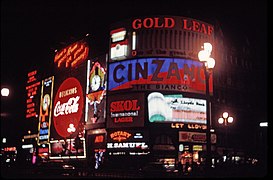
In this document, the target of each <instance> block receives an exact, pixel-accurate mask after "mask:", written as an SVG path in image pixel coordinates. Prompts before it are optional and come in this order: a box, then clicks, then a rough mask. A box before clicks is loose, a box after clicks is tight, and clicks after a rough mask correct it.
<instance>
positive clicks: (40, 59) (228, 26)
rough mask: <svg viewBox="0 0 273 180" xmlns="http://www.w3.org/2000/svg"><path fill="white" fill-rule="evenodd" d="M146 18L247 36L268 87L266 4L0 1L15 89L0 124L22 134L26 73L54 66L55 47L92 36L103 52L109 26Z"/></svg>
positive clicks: (5, 58)
mask: <svg viewBox="0 0 273 180" xmlns="http://www.w3.org/2000/svg"><path fill="white" fill-rule="evenodd" d="M148 15H177V16H185V17H190V18H196V19H198V20H203V21H205V22H206V21H208V22H209V21H216V20H217V21H218V22H219V23H220V25H221V27H222V30H223V32H224V35H225V36H226V37H227V38H229V39H230V41H232V42H234V43H240V41H241V40H242V37H247V38H248V39H249V41H250V43H251V44H252V45H253V49H255V51H256V54H259V59H257V61H258V63H257V67H258V71H259V72H258V75H259V76H261V79H263V80H262V83H264V84H262V87H265V88H266V84H265V83H266V78H267V73H266V67H267V40H266V39H267V1H266V0H145V1H144V0H143V1H142V0H140V1H137V0H115V1H109V0H1V88H2V87H3V86H7V87H10V89H11V94H10V97H8V98H5V99H3V98H1V113H3V112H4V111H5V112H7V113H10V115H9V116H8V117H5V118H2V115H1V125H2V124H3V122H4V121H5V122H4V124H8V123H12V124H13V125H15V126H16V127H15V129H14V133H15V132H17V131H20V130H21V129H22V126H23V124H24V122H25V121H26V120H25V118H24V117H25V114H24V113H25V106H26V104H25V96H26V94H25V93H26V91H25V85H26V78H27V72H29V71H31V70H33V69H35V67H36V66H45V67H47V66H48V64H49V63H52V61H53V57H54V50H55V49H56V48H58V47H60V46H61V45H62V44H63V43H67V42H68V41H70V40H73V39H75V38H80V37H83V36H84V35H85V34H86V33H90V34H91V39H92V40H94V43H95V44H96V48H97V49H95V50H96V51H104V50H105V49H107V48H108V34H109V26H110V24H111V23H114V22H117V21H120V20H124V19H127V18H129V17H134V16H148ZM265 98H266V96H264V97H263V98H261V101H262V102H260V104H263V103H265V102H264V99H265ZM265 107H266V106H265ZM7 119H8V120H7ZM7 121H9V122H7ZM20 133H23V134H25V132H20ZM15 134H16V133H15ZM14 136H15V135H14Z"/></svg>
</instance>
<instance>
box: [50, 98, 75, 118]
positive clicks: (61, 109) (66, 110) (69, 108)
mask: <svg viewBox="0 0 273 180" xmlns="http://www.w3.org/2000/svg"><path fill="white" fill-rule="evenodd" d="M79 99H80V96H77V97H72V98H70V99H69V100H68V101H67V103H63V104H61V102H60V101H58V102H57V103H56V106H55V108H54V116H55V117H57V116H59V115H66V114H72V113H76V112H78V110H79V103H78V101H79Z"/></svg>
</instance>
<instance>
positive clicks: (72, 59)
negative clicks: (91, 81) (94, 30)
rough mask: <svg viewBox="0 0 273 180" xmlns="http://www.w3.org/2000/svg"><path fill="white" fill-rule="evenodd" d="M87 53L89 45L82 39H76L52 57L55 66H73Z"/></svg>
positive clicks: (83, 58) (81, 60)
mask: <svg viewBox="0 0 273 180" xmlns="http://www.w3.org/2000/svg"><path fill="white" fill-rule="evenodd" d="M88 55H89V46H88V44H87V42H85V41H84V40H80V41H77V42H75V43H73V44H71V45H69V46H67V47H65V48H63V49H61V50H60V51H58V52H57V53H56V55H55V57H54V63H56V64H57V67H58V68H60V67H65V68H70V67H72V68H74V67H76V66H77V65H78V64H80V63H81V62H83V61H84V60H86V58H87V57H88Z"/></svg>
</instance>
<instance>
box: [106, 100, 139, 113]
mask: <svg viewBox="0 0 273 180" xmlns="http://www.w3.org/2000/svg"><path fill="white" fill-rule="evenodd" d="M137 103H138V100H136V99H135V100H126V101H115V102H112V103H111V104H110V108H111V112H122V111H124V110H125V111H131V110H132V111H137V110H139V109H140V106H139V105H138V104H137Z"/></svg>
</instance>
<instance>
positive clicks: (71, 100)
mask: <svg viewBox="0 0 273 180" xmlns="http://www.w3.org/2000/svg"><path fill="white" fill-rule="evenodd" d="M82 109H83V91H82V87H81V84H80V82H79V81H78V80H77V79H76V78H74V77H70V78H68V79H66V80H65V81H64V82H63V83H62V84H61V86H60V87H59V89H58V91H57V94H56V96H55V100H54V113H53V122H54V127H55V130H56V132H57V133H58V134H59V135H60V136H61V137H68V136H70V133H69V132H68V131H67V128H68V127H69V124H71V123H72V124H74V126H75V128H76V129H77V128H78V125H79V122H80V120H81V117H82Z"/></svg>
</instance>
